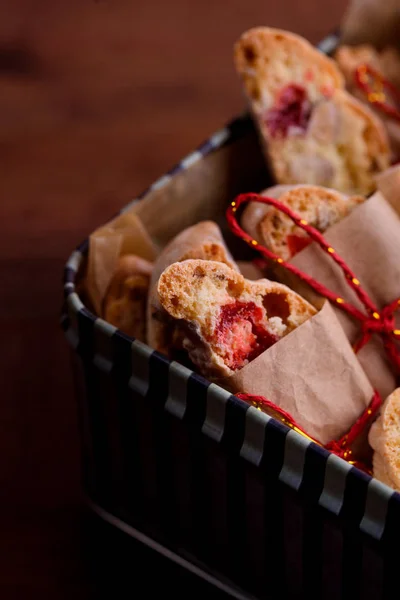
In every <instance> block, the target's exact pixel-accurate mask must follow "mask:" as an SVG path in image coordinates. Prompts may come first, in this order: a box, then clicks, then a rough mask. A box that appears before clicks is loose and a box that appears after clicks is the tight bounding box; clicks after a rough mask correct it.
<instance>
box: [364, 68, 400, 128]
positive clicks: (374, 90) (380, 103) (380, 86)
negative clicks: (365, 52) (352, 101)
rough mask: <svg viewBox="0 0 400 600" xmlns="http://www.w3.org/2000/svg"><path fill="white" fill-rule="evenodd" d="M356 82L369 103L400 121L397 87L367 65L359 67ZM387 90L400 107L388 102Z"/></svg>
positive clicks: (399, 99)
mask: <svg viewBox="0 0 400 600" xmlns="http://www.w3.org/2000/svg"><path fill="white" fill-rule="evenodd" d="M354 80H355V82H356V84H357V86H358V87H359V88H360V89H361V90H362V91H363V92H364V94H365V96H366V98H367V100H368V102H370V103H371V104H373V105H374V106H375V108H377V109H378V110H380V111H381V112H383V113H385V114H386V115H388V116H389V117H391V118H392V119H395V120H396V121H400V91H399V90H398V89H397V88H396V86H394V85H393V84H392V83H390V81H388V80H387V79H385V78H384V77H383V75H382V74H381V73H379V72H378V71H376V70H375V69H373V68H372V67H371V66H370V65H367V64H365V65H364V64H363V65H360V66H359V67H357V69H356V70H355V72H354ZM386 90H387V91H388V92H389V94H390V96H391V99H392V100H393V101H394V102H395V103H397V104H398V106H393V105H392V104H389V103H388V102H387V98H388V96H387V94H386Z"/></svg>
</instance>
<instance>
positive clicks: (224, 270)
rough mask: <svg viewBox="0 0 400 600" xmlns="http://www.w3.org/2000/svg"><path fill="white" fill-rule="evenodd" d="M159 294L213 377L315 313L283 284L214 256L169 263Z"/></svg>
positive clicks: (251, 356) (234, 368)
mask: <svg viewBox="0 0 400 600" xmlns="http://www.w3.org/2000/svg"><path fill="white" fill-rule="evenodd" d="M158 296H159V300H160V303H161V305H162V306H163V308H164V309H165V310H166V311H167V313H168V314H169V315H170V316H171V317H172V318H173V319H176V320H177V321H179V323H180V324H181V328H182V331H183V346H184V348H185V349H186V350H187V352H188V354H189V357H190V359H191V361H192V362H193V363H194V364H195V365H196V366H197V367H198V369H199V370H200V372H201V373H202V375H204V376H205V377H209V378H211V379H221V378H223V377H229V376H230V375H232V374H233V373H235V372H236V371H238V370H239V369H241V368H242V367H244V366H245V365H247V364H248V363H249V362H251V361H252V360H254V359H255V358H257V356H259V355H260V354H262V353H263V352H264V351H265V350H267V349H268V348H270V347H271V346H272V345H273V344H275V343H276V342H278V341H279V340H280V339H281V338H283V337H284V336H286V335H287V334H288V333H290V332H291V331H293V330H294V329H295V328H296V327H298V326H299V325H301V324H302V323H304V322H305V321H306V320H307V319H309V318H310V317H311V316H313V315H314V314H315V313H316V310H315V309H314V308H313V307H312V306H311V305H310V304H309V303H308V302H306V301H305V300H304V299H303V298H301V296H299V295H298V294H296V293H295V292H293V291H292V290H290V289H289V288H288V287H286V286H285V285H282V284H280V283H275V282H272V281H269V280H267V279H260V280H258V281H248V280H246V279H245V278H244V277H243V276H242V275H241V274H240V273H238V272H237V271H234V270H233V269H230V268H229V267H228V266H227V265H225V264H223V263H217V262H213V261H203V260H186V261H184V262H181V263H175V264H173V265H171V266H170V267H168V268H167V269H166V270H165V271H164V273H163V274H162V275H161V277H160V279H159V282H158Z"/></svg>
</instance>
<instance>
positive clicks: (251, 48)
mask: <svg viewBox="0 0 400 600" xmlns="http://www.w3.org/2000/svg"><path fill="white" fill-rule="evenodd" d="M235 63H236V68H237V70H238V72H239V74H240V76H241V78H242V79H243V83H244V86H245V89H246V92H247V95H248V98H249V100H250V105H251V110H252V112H253V114H254V117H255V120H256V123H257V125H258V128H259V131H260V134H261V138H262V140H263V142H264V146H265V148H264V149H265V152H266V156H267V159H268V161H269V162H270V163H271V167H272V169H273V172H274V175H275V178H276V180H277V182H278V183H283V184H296V183H308V184H314V185H323V186H326V187H332V188H334V189H337V190H339V191H342V192H343V193H347V194H351V195H353V194H363V195H368V194H369V193H371V192H372V191H374V189H375V184H374V176H375V175H376V174H377V173H378V172H380V171H382V170H384V169H385V168H387V166H388V165H389V146H388V140H387V134H386V131H385V128H384V127H383V125H382V123H381V122H380V120H379V119H378V118H377V117H376V116H374V115H373V113H372V112H371V111H370V110H365V109H364V107H363V106H362V104H360V103H359V102H358V101H357V100H355V99H354V98H352V97H351V96H350V95H349V94H348V93H347V92H346V91H344V89H343V87H344V79H343V76H342V75H341V73H340V71H339V69H338V68H337V66H336V64H335V63H334V61H332V60H330V59H328V58H327V57H326V56H324V55H323V54H322V53H320V52H319V51H318V50H316V49H315V48H313V47H312V46H311V45H310V44H309V43H308V42H306V41H305V40H302V39H301V38H299V36H296V35H294V34H291V33H288V32H285V31H281V30H274V29H270V28H257V29H252V30H250V31H248V32H246V33H245V34H243V36H242V37H241V39H240V40H239V42H238V43H237V44H236V46H235Z"/></svg>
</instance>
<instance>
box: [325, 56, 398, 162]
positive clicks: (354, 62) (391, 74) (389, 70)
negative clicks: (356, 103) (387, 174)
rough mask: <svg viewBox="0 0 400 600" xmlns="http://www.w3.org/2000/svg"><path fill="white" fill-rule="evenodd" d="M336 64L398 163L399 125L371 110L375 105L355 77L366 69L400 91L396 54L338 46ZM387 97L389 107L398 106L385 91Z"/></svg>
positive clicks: (375, 110)
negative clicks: (373, 116) (375, 120)
mask: <svg viewBox="0 0 400 600" xmlns="http://www.w3.org/2000/svg"><path fill="white" fill-rule="evenodd" d="M335 60H336V62H337V64H338V67H339V69H340V70H341V72H342V74H343V75H344V78H345V82H346V88H347V90H348V91H349V92H350V93H351V94H353V95H354V96H355V97H356V98H358V99H359V100H360V101H361V102H363V103H364V104H367V105H368V106H369V107H370V108H371V109H372V110H374V112H375V113H376V114H378V115H379V117H380V118H381V119H382V121H383V123H384V124H385V126H386V129H387V132H388V135H389V141H390V146H391V150H392V161H398V159H399V156H400V123H398V121H396V120H395V119H392V118H390V117H387V116H386V115H385V114H384V113H382V111H380V110H377V109H375V108H374V105H373V104H372V103H371V102H369V100H368V97H367V96H366V94H365V92H364V91H363V90H361V89H360V87H359V86H358V85H357V83H356V79H355V73H356V70H357V68H358V67H360V66H361V65H367V66H369V67H371V68H372V69H374V70H375V71H376V72H377V73H380V74H381V75H383V77H384V78H385V79H386V80H387V81H389V82H390V83H391V84H393V85H394V86H395V87H396V88H397V89H400V54H399V52H398V51H397V50H396V49H395V48H393V47H390V46H387V47H386V48H384V49H383V50H380V51H378V50H377V49H376V48H374V47H373V46H370V45H369V44H362V45H360V46H340V47H339V48H338V50H337V51H336V53H335ZM386 95H387V101H388V102H389V104H391V103H392V102H394V104H396V103H397V101H396V98H391V95H390V92H389V91H386Z"/></svg>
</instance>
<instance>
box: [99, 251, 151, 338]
mask: <svg viewBox="0 0 400 600" xmlns="http://www.w3.org/2000/svg"><path fill="white" fill-rule="evenodd" d="M152 270H153V265H152V264H151V263H149V262H147V260H144V259H143V258H139V257H138V256H133V255H130V254H127V255H125V256H122V257H121V258H120V259H119V261H118V265H117V268H116V271H115V273H114V276H113V278H112V280H111V282H110V285H109V287H108V290H107V293H106V295H105V298H104V301H103V315H102V317H103V319H104V320H105V321H108V322H109V323H111V324H112V325H114V326H115V327H118V329H120V330H121V331H123V332H124V333H126V334H128V335H130V336H131V337H134V338H136V339H138V340H140V341H142V342H144V341H145V339H146V305H147V295H148V291H149V285H150V277H151V273H152Z"/></svg>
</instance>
